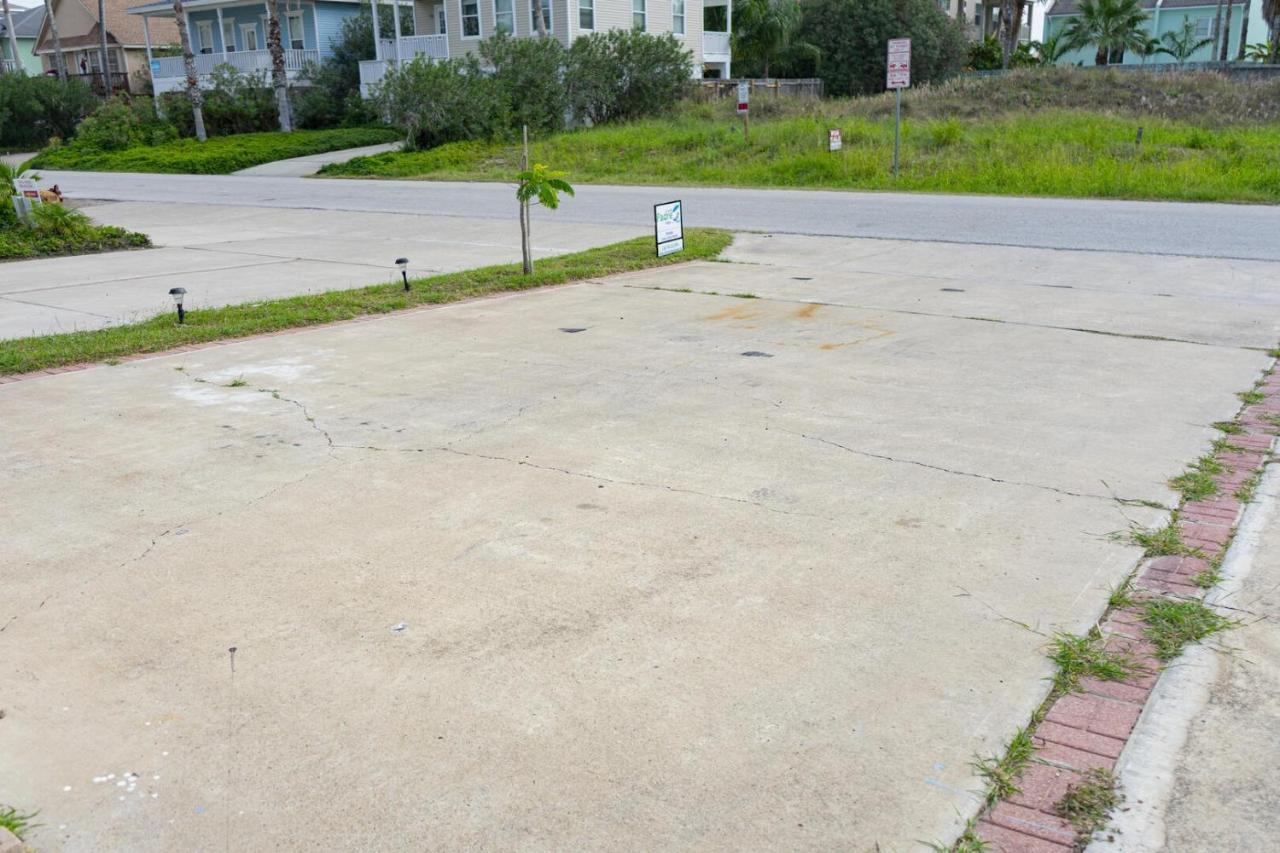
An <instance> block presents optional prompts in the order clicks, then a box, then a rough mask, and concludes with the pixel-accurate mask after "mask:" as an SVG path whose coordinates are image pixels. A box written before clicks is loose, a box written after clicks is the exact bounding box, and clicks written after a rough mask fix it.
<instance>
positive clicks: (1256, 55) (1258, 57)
mask: <svg viewBox="0 0 1280 853" xmlns="http://www.w3.org/2000/svg"><path fill="white" fill-rule="evenodd" d="M1270 55H1271V45H1269V44H1267V43H1266V42H1265V41H1260V42H1258V43H1257V44H1251V45H1249V46H1248V47H1246V48H1245V49H1244V58H1245V59H1247V60H1248V61H1250V62H1266V61H1267V57H1268V56H1270Z"/></svg>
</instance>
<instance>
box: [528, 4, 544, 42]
mask: <svg viewBox="0 0 1280 853" xmlns="http://www.w3.org/2000/svg"><path fill="white" fill-rule="evenodd" d="M529 2H531V3H533V24H534V29H536V30H537V31H538V37H539V38H546V37H547V22H546V19H545V18H543V17H542V0H529Z"/></svg>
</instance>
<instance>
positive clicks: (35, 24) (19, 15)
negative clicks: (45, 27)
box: [0, 6, 44, 39]
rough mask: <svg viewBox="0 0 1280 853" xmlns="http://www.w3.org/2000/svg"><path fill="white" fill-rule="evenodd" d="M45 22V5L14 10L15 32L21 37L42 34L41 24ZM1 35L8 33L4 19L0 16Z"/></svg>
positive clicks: (28, 37)
mask: <svg viewBox="0 0 1280 853" xmlns="http://www.w3.org/2000/svg"><path fill="white" fill-rule="evenodd" d="M43 23H44V7H43V6H37V7H35V8H34V9H14V10H13V32H14V34H15V35H16V36H17V37H18V38H20V39H33V38H35V37H36V36H38V35H39V34H40V25H41V24H43ZM0 35H5V36H7V35H8V32H7V31H6V30H5V27H4V19H3V18H0Z"/></svg>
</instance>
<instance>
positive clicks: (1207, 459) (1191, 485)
mask: <svg viewBox="0 0 1280 853" xmlns="http://www.w3.org/2000/svg"><path fill="white" fill-rule="evenodd" d="M1221 440H1222V441H1224V442H1225V439H1221ZM1214 444H1215V447H1214V452H1220V451H1221V450H1225V449H1226V446H1225V444H1224V445H1223V446H1222V447H1217V442H1214ZM1225 470H1226V468H1225V467H1224V466H1223V464H1222V463H1221V462H1219V461H1218V460H1217V459H1216V458H1214V457H1213V455H1212V454H1210V455H1206V456H1201V457H1200V458H1199V459H1197V460H1196V461H1195V462H1193V463H1192V465H1191V467H1190V468H1188V469H1187V470H1186V471H1185V472H1184V473H1182V474H1179V475H1178V476H1176V477H1174V478H1173V479H1172V480H1170V481H1169V488H1171V489H1174V490H1175V491H1178V492H1181V493H1182V499H1183V500H1186V501H1202V500H1204V499H1205V498H1209V497H1213V496H1214V495H1216V494H1217V493H1218V484H1217V483H1215V482H1214V481H1213V477H1214V475H1215V474H1221V473H1222V472H1223V471H1225Z"/></svg>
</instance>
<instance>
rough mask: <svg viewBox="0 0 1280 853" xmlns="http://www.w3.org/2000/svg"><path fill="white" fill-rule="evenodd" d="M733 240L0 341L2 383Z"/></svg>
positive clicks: (579, 255) (651, 261)
mask: <svg viewBox="0 0 1280 853" xmlns="http://www.w3.org/2000/svg"><path fill="white" fill-rule="evenodd" d="M0 239H2V233H0ZM732 239H733V238H732V235H730V234H729V233H728V232H726V231H719V230H715V229H711V228H689V229H687V230H686V231H685V250H684V252H683V253H681V254H678V255H671V256H669V257H666V258H657V257H655V256H654V251H653V238H652V237H651V236H650V237H638V238H636V239H634V240H628V241H625V242H622V243H615V244H613V245H610V246H601V247H600V248H597V249H589V250H587V251H585V252H575V253H573V254H569V255H561V256H558V257H552V258H544V259H542V260H540V261H539V262H538V271H537V273H535V274H534V275H524V274H523V273H522V272H521V267H520V264H504V265H501V266H491V267H484V268H482V269H476V270H467V271H464V272H454V273H446V274H443V275H436V276H432V277H430V278H424V279H419V280H417V281H415V282H414V283H413V288H412V290H410V291H409V292H407V293H406V292H405V291H404V290H403V289H402V288H401V286H400V285H399V284H379V285H374V286H372V287H363V288H357V289H354V290H333V291H327V292H325V293H313V294H307V295H305V296H294V297H290V298H287V299H275V300H264V301H260V302H252V303H248V304H244V305H229V306H226V307H223V308H201V309H197V310H194V311H189V312H187V322H186V323H185V324H183V325H181V326H180V325H178V324H177V323H175V322H174V321H173V314H172V313H171V312H168V311H166V312H165V313H164V314H163V315H160V316H158V317H155V318H153V319H150V320H145V321H143V322H141V323H128V324H124V325H120V326H113V327H111V328H108V329H98V330H95V331H88V332H70V333H66V334H60V335H43V336H40V337H32V338H16V339H10V340H4V341H0V375H4V374H12V373H28V372H30V371H33V370H40V369H44V368H49V367H56V366H59V365H65V364H79V363H83V362H87V361H101V360H104V359H111V358H119V357H121V356H125V355H132V354H136V353H145V352H159V351H161V350H166V349H172V348H173V347H177V346H182V345H184V344H193V343H200V342H205V341H215V340H223V339H226V338H237V337H244V336H248V335H257V334H262V333H264V332H274V331H278V330H280V329H289V328H297V327H301V326H313V325H319V324H323V323H333V322H337V321H339V320H348V319H351V318H353V317H360V316H366V315H370V314H385V313H388V312H391V311H397V310H400V309H403V308H410V307H413V306H415V305H428V304H441V303H445V302H454V301H457V300H459V299H469V298H472V297H476V296H482V295H485V294H490V293H504V292H514V291H519V290H527V289H529V288H534V287H542V286H545V285H555V284H564V283H566V282H569V281H583V280H586V279H592V278H598V277H600V276H606V275H613V274H616V273H622V272H629V271H632V270H640V269H649V268H652V267H660V266H666V265H668V264H674V263H683V262H685V261H690V260H696V259H706V258H714V257H716V256H717V255H719V254H720V252H722V251H723V250H724V249H725V247H726V246H728V245H729V243H730V242H731V241H732Z"/></svg>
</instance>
